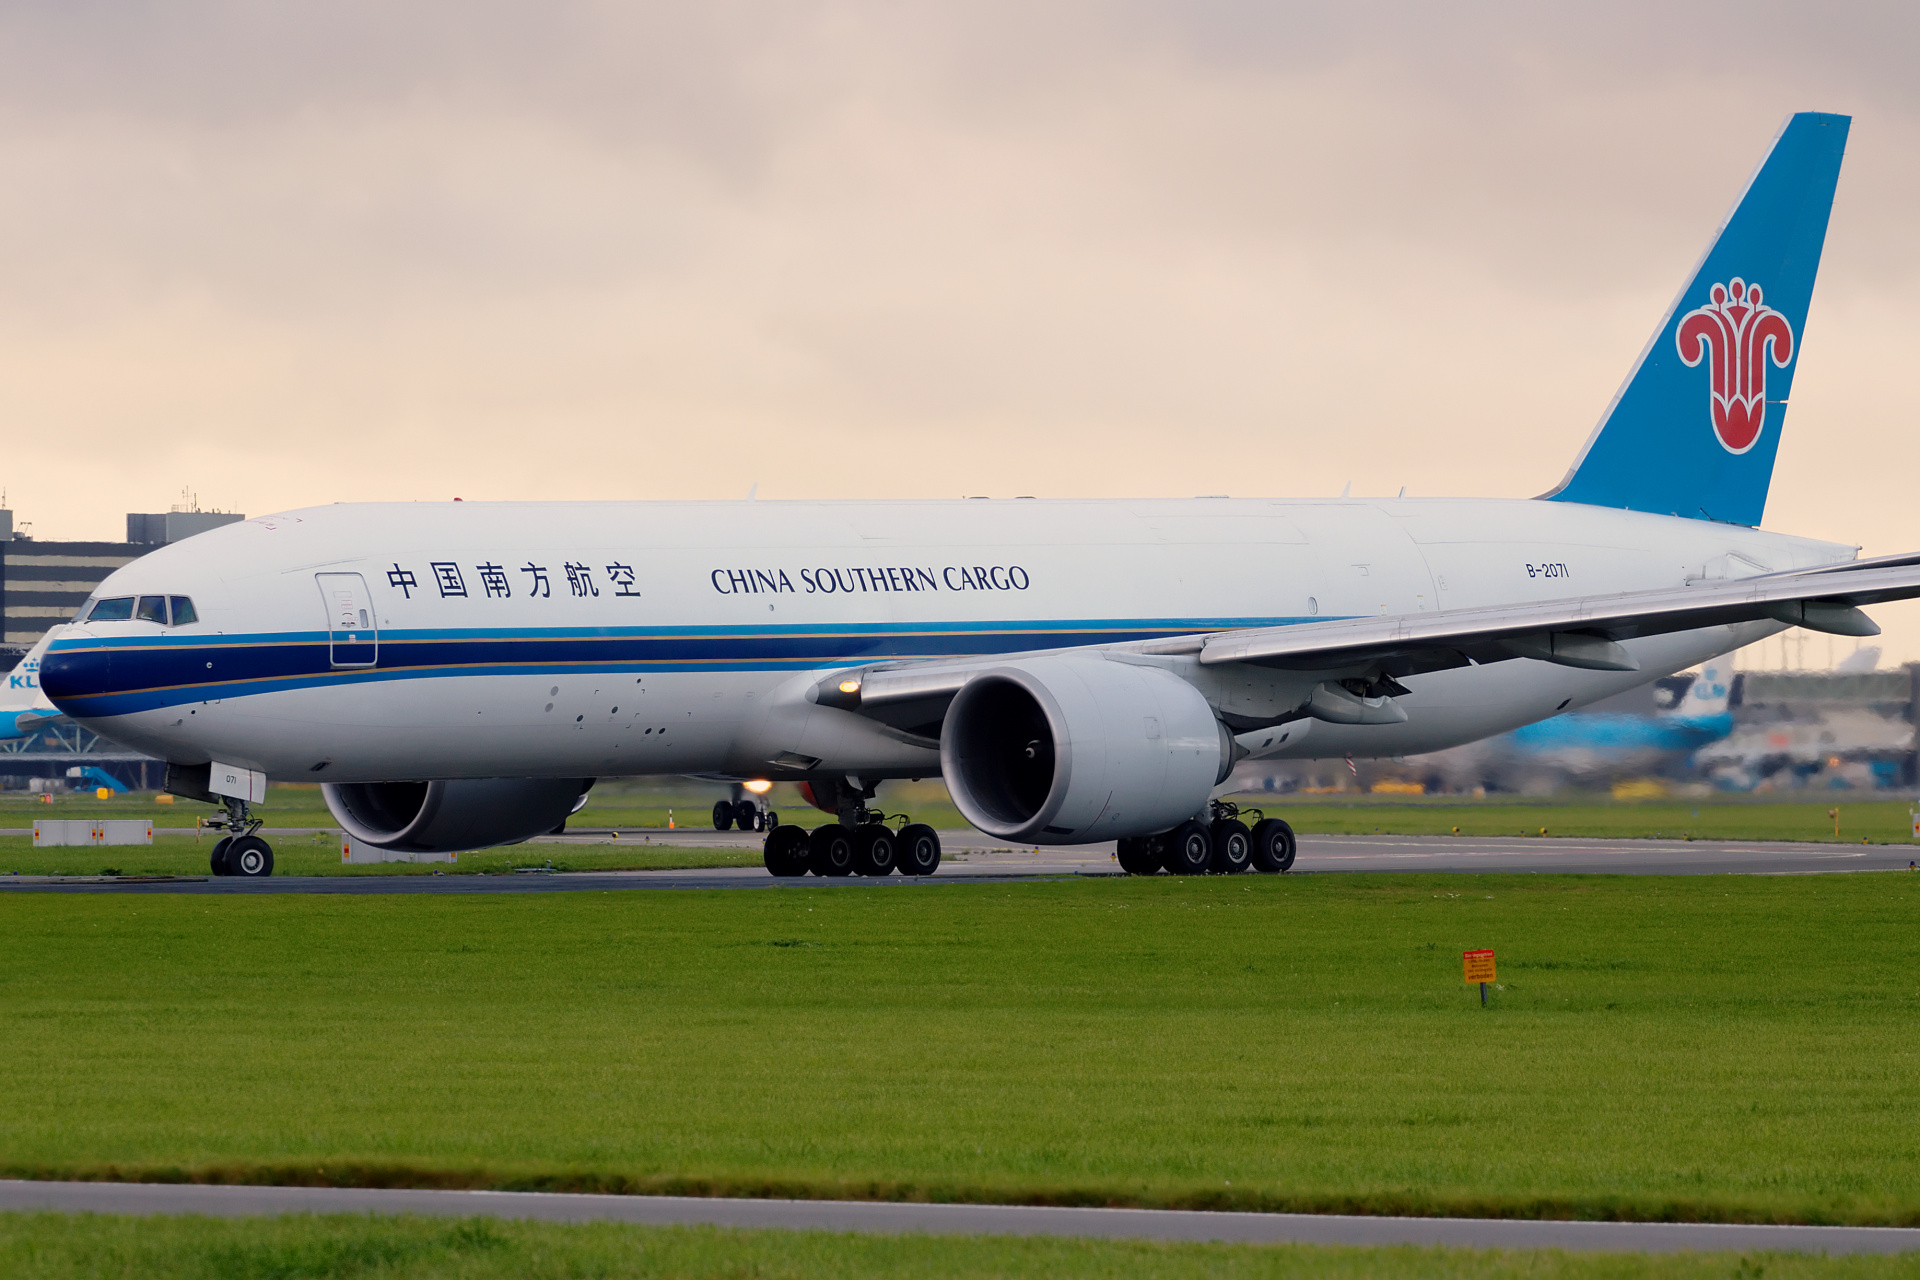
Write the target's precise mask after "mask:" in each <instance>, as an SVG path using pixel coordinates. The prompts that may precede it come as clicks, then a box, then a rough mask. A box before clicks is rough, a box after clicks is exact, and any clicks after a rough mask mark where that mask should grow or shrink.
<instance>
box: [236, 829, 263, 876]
mask: <svg viewBox="0 0 1920 1280" xmlns="http://www.w3.org/2000/svg"><path fill="white" fill-rule="evenodd" d="M227 874H228V875H230V876H249V877H259V876H270V875H272V874H273V846H272V845H270V844H268V843H267V842H266V841H265V840H262V839H261V838H260V837H259V836H235V837H234V838H233V843H232V844H230V845H228V846H227Z"/></svg>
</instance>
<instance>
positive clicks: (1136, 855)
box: [1113, 836, 1160, 876]
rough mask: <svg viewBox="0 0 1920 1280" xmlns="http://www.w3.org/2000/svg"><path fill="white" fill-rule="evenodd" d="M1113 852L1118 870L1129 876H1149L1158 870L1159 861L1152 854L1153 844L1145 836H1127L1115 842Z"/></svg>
mask: <svg viewBox="0 0 1920 1280" xmlns="http://www.w3.org/2000/svg"><path fill="white" fill-rule="evenodd" d="M1113 852H1114V857H1115V858H1116V859H1117V860H1118V861H1119V863H1120V869H1121V870H1122V871H1124V872H1126V873H1127V874H1128V875H1130V876H1150V875H1153V874H1154V873H1155V872H1157V871H1159V870H1160V859H1159V858H1158V857H1157V856H1156V855H1155V854H1154V852H1153V842H1152V841H1151V840H1149V839H1147V837H1145V836H1128V837H1127V838H1126V839H1124V840H1118V841H1115V842H1114V851H1113Z"/></svg>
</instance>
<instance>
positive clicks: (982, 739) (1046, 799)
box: [940, 657, 1233, 844]
mask: <svg viewBox="0 0 1920 1280" xmlns="http://www.w3.org/2000/svg"><path fill="white" fill-rule="evenodd" d="M940 767H941V772H942V773H944V774H945V775H946V782H947V790H948V791H949V792H950V793H951V794H952V796H953V802H954V804H955V805H957V806H958V807H959V809H960V812H961V814H962V815H964V816H965V818H966V819H967V821H968V822H971V823H972V824H973V825H974V826H976V827H978V828H980V830H982V831H984V832H986V833H987V834H988V835H993V836H999V837H1000V838H1001V839H1004V840H1018V841H1021V842H1022V843H1026V844H1084V843H1087V842H1089V841H1093V840H1112V839H1117V838H1119V837H1122V836H1141V835H1148V834H1151V833H1153V832H1156V831H1164V830H1166V829H1167V828H1168V827H1171V826H1173V825H1174V824H1175V823H1177V822H1181V821H1183V820H1185V819H1187V818H1191V817H1193V816H1194V815H1195V814H1197V813H1199V811H1200V809H1201V808H1202V806H1204V805H1205V804H1206V801H1207V795H1208V793H1209V792H1211V791H1212V790H1213V788H1214V786H1215V785H1216V784H1218V783H1219V782H1221V781H1222V780H1224V779H1225V778H1226V776H1227V773H1228V772H1229V771H1230V770H1231V769H1232V767H1233V737H1232V735H1231V734H1230V733H1228V731H1227V729H1226V726H1224V725H1222V724H1221V723H1220V721H1219V719H1218V718H1217V717H1215V715H1214V714H1213V709H1212V708H1211V707H1209V706H1208V705H1207V700H1206V699H1205V698H1204V697H1202V696H1201V694H1200V692H1199V690H1197V689H1195V688H1194V687H1193V686H1192V685H1190V684H1188V683H1187V682H1186V681H1184V680H1182V679H1180V678H1179V677H1178V676H1176V675H1173V674H1172V673H1171V672H1168V671H1164V670H1161V669H1160V668H1158V667H1145V666H1134V665H1131V664H1129V663H1124V662H1110V661H1107V660H1106V659H1103V658H1091V657H1086V658H1030V659H1026V660H1024V661H1019V662H1010V663H1008V664H1007V665H1005V666H1001V667H992V668H990V669H988V670H986V671H983V672H981V673H980V674H979V675H976V676H974V677H973V678H972V679H971V680H969V681H967V683H966V684H965V685H963V686H962V687H961V689H960V692H959V693H957V694H955V695H954V698H953V703H952V705H951V706H949V707H948V708H947V716H946V722H945V724H944V725H943V726H942V728H941V732H940Z"/></svg>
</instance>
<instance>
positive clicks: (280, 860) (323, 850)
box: [0, 833, 762, 876]
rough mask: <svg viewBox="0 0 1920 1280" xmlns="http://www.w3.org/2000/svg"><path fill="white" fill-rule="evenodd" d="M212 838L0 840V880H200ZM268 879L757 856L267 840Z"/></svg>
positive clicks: (607, 867) (750, 852) (721, 861)
mask: <svg viewBox="0 0 1920 1280" xmlns="http://www.w3.org/2000/svg"><path fill="white" fill-rule="evenodd" d="M213 842H214V833H208V834H207V835H206V836H205V837H203V838H202V839H200V840H189V839H184V838H182V837H179V836H163V835H156V836H155V837H154V842H153V843H152V844H150V845H105V846H79V847H65V848H48V849H36V848H34V846H33V837H32V836H0V876H7V875H12V874H15V873H17V874H19V875H23V876H49V875H51V876H91V875H99V874H102V873H108V874H115V875H129V876H204V875H206V874H207V872H208V866H207V861H208V857H209V855H210V854H211V852H212V849H213ZM272 843H273V871H274V874H275V875H282V876H379V875H389V876H404V875H433V874H434V873H436V872H439V873H443V874H448V875H452V874H456V873H457V874H465V875H473V874H480V873H487V874H498V873H503V872H509V871H512V870H513V869H514V868H516V867H544V866H546V865H547V864H549V863H551V864H552V865H553V869H554V870H555V871H655V870H663V869H690V868H694V867H757V866H760V865H762V863H761V857H760V850H759V849H758V848H753V849H692V848H682V847H672V848H669V847H667V846H663V845H651V844H647V843H646V842H644V841H642V840H640V839H638V838H633V839H621V840H608V841H603V842H601V843H599V844H519V845H508V846H507V847H505V848H501V849H478V850H475V851H473V852H470V853H463V854H461V855H460V856H459V858H458V859H457V860H456V861H454V862H451V863H446V862H419V863H413V862H373V863H367V864H364V865H361V866H354V865H352V864H349V863H342V862H341V861H340V842H339V839H338V837H335V836H275V837H274V838H273V842H272Z"/></svg>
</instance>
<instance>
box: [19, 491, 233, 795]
mask: <svg viewBox="0 0 1920 1280" xmlns="http://www.w3.org/2000/svg"><path fill="white" fill-rule="evenodd" d="M244 519H246V517H245V516H243V515H237V514H234V513H232V512H222V511H167V512H160V513H154V514H149V513H129V514H128V516H127V540H126V541H125V542H52V541H42V540H40V539H38V538H31V537H27V536H25V535H24V534H22V533H20V532H18V531H16V529H15V528H14V522H13V512H11V511H7V510H0V613H4V616H5V619H6V623H5V636H4V639H3V640H0V673H4V672H7V671H11V670H13V668H14V667H15V666H16V665H18V664H19V662H20V659H21V658H23V657H25V656H26V653H27V651H28V650H29V649H31V648H33V646H34V644H35V643H36V642H38V641H39V639H40V638H41V637H42V636H44V635H45V634H46V633H47V632H48V631H49V630H51V629H52V628H53V627H55V626H58V625H59V624H60V623H62V622H66V621H67V620H69V619H70V618H72V617H73V616H74V614H75V613H77V612H78V611H79V609H80V606H81V605H83V604H85V603H86V602H87V597H88V596H91V595H92V594H93V591H94V588H95V587H97V586H99V585H100V582H101V580H102V579H104V578H105V577H106V576H107V575H108V574H110V573H112V572H113V571H114V570H115V569H118V568H119V567H120V566H121V565H123V564H129V563H131V562H132V561H134V560H138V559H139V558H140V557H141V556H143V555H145V554H146V553H147V552H149V551H151V550H153V549H154V548H155V547H158V546H164V545H165V544H167V543H169V542H178V541H180V540H181V539H182V538H189V537H192V536H193V535H194V534H196V533H202V532H204V531H206V530H208V529H212V528H217V527H218V526H220V525H223V524H232V523H233V522H235V521H237V520H244ZM164 768H165V766H164V765H162V764H161V762H159V761H157V760H153V759H150V758H149V757H147V756H144V755H141V754H139V753H138V752H133V751H128V750H127V749H125V748H124V747H121V746H119V745H118V744H117V743H113V742H107V741H105V740H103V739H101V738H99V737H96V736H95V735H93V734H91V733H89V732H87V731H85V730H83V729H81V728H79V727H78V726H76V725H72V724H67V723H65V722H56V723H55V724H53V725H51V726H49V727H47V728H45V729H42V730H39V731H37V732H35V733H33V734H31V735H29V736H28V737H25V738H21V737H10V738H4V739H0V787H25V786H28V785H30V784H31V785H32V786H34V787H43V786H58V787H67V786H82V785H84V786H91V785H93V783H94V782H96V781H99V780H100V774H101V773H102V772H105V773H108V774H111V775H112V776H113V777H114V778H115V779H117V780H119V782H120V783H122V784H125V785H128V786H133V787H136V788H140V789H142V790H151V789H153V788H154V787H156V786H158V785H159V783H160V778H161V774H162V772H163V771H164Z"/></svg>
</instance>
